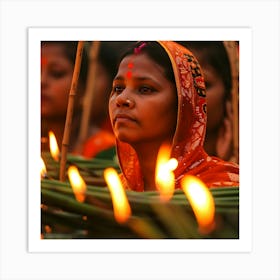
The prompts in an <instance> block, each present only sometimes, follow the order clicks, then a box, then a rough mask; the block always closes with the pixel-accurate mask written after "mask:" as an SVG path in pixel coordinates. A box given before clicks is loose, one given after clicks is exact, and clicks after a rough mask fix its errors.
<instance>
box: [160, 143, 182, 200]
mask: <svg viewBox="0 0 280 280" xmlns="http://www.w3.org/2000/svg"><path fill="white" fill-rule="evenodd" d="M170 152H171V151H170V147H169V146H168V145H163V146H161V147H160V149H159V152H158V158H157V165H156V175H155V181H156V187H157V189H158V190H159V192H160V197H161V200H163V201H168V200H170V199H171V197H172V195H173V193H174V188H175V176H174V173H173V171H174V170H175V169H176V168H177V165H178V161H177V160H176V159H175V158H171V159H170V158H169V157H170Z"/></svg>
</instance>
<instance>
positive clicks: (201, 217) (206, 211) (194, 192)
mask: <svg viewBox="0 0 280 280" xmlns="http://www.w3.org/2000/svg"><path fill="white" fill-rule="evenodd" d="M181 183H182V189H183V191H184V193H185V195H186V197H187V199H188V201H189V202H190V205H191V207H192V209H193V212H194V214H195V217H196V220H197V222H198V225H199V231H200V232H201V233H202V234H208V233H210V232H211V231H212V230H213V229H214V228H215V221H214V216H215V203H214V198H213V196H212V194H211V192H210V191H209V189H208V188H207V187H206V186H205V184H204V183H203V182H202V181H201V180H200V179H199V178H198V177H196V176H192V175H185V176H184V177H183V179H182V181H181Z"/></svg>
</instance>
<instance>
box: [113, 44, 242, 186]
mask: <svg viewBox="0 0 280 280" xmlns="http://www.w3.org/2000/svg"><path fill="white" fill-rule="evenodd" d="M109 113H110V118H111V123H112V127H113V130H114V133H115V135H116V138H117V152H118V157H119V162H120V167H121V170H122V175H121V178H122V181H123V184H124V186H125V187H126V188H128V189H131V190H135V191H145V190H155V189H156V186H155V167H156V159H157V155H158V151H159V148H160V146H161V145H162V144H163V143H169V144H170V145H171V147H172V152H171V156H172V157H175V158H176V159H177V160H178V167H177V168H176V170H175V171H174V173H175V180H176V182H175V183H176V188H180V180H181V179H182V177H183V176H184V175H185V174H192V175H196V176H198V177H199V178H200V179H202V180H203V181H204V182H205V184H206V185H207V186H208V187H212V186H237V185H238V184H239V168H238V166H237V165H235V164H231V163H227V162H224V161H222V160H220V159H218V158H211V157H210V156H208V155H207V154H206V152H205V151H204V149H203V143H204V137H205V131H206V95H205V85H204V79H203V76H202V74H201V69H200V66H199V64H198V62H197V61H196V59H195V58H194V56H193V55H192V53H191V52H190V51H188V50H187V49H185V48H184V47H183V46H181V45H179V44H177V43H175V42H167V41H164V42H162V41H161V42H139V43H137V44H136V45H135V46H134V47H132V48H131V49H130V50H129V51H128V52H126V53H125V55H124V56H123V58H122V60H121V62H120V65H119V68H118V73H117V75H116V77H115V79H114V82H113V89H112V93H111V97H110V101H109Z"/></svg>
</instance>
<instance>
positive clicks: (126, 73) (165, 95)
mask: <svg viewBox="0 0 280 280" xmlns="http://www.w3.org/2000/svg"><path fill="white" fill-rule="evenodd" d="M109 113H110V119H111V123H112V127H113V130H114V133H115V135H116V137H117V138H118V139H119V140H120V141H123V142H127V143H130V144H131V145H133V144H138V143H149V144H152V143H154V144H157V145H160V144H161V143H162V142H164V141H170V140H171V139H172V137H173V135H174V132H175V128H176V122H177V92H176V87H175V85H174V84H173V83H171V82H170V81H169V80H168V79H167V78H165V76H164V71H163V68H162V67H161V66H159V65H158V64H156V63H155V62H154V61H153V60H151V59H150V58H149V57H148V56H147V55H146V54H138V55H129V56H127V57H125V58H124V59H123V60H122V62H121V63H120V66H119V69H118V73H117V75H116V77H115V79H114V81H113V89H112V93H111V97H110V101H109Z"/></svg>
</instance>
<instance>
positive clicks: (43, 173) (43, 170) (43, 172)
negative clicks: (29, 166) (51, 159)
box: [40, 157, 47, 179]
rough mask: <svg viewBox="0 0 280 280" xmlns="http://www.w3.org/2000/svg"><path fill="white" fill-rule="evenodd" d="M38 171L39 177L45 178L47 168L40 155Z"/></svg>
mask: <svg viewBox="0 0 280 280" xmlns="http://www.w3.org/2000/svg"><path fill="white" fill-rule="evenodd" d="M40 173H41V179H42V178H45V177H46V175H47V168H46V165H45V162H44V160H43V159H42V157H41V171H40Z"/></svg>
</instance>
